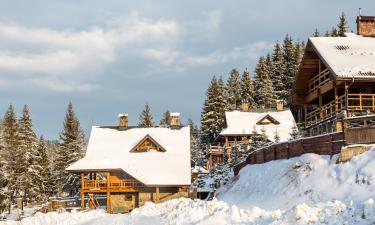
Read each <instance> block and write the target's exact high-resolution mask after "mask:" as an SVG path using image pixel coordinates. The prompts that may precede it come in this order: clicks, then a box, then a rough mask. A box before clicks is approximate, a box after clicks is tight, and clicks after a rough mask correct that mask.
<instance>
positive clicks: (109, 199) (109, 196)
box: [107, 172, 111, 213]
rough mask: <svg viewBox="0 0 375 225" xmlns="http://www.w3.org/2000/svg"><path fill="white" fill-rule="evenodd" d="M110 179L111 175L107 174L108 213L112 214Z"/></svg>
mask: <svg viewBox="0 0 375 225" xmlns="http://www.w3.org/2000/svg"><path fill="white" fill-rule="evenodd" d="M109 177H110V174H109V172H107V212H108V213H111V192H110V191H109V186H110V184H109Z"/></svg>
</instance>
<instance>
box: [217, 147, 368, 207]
mask: <svg viewBox="0 0 375 225" xmlns="http://www.w3.org/2000/svg"><path fill="white" fill-rule="evenodd" d="M332 161H334V160H332ZM332 161H331V160H330V158H329V156H320V155H315V154H305V155H303V156H301V157H296V158H292V159H289V160H277V161H272V162H269V163H265V164H258V165H251V166H247V167H245V168H243V169H242V170H241V171H240V179H239V180H238V181H237V182H236V183H235V184H234V185H233V186H232V187H230V188H229V189H228V190H221V192H222V193H221V194H219V198H220V199H221V200H223V201H226V202H228V203H230V204H236V205H237V206H241V207H248V206H258V207H261V208H264V209H269V210H274V209H278V208H280V209H289V208H291V207H293V206H295V205H297V204H300V203H303V202H305V203H309V204H314V203H318V202H321V201H330V200H334V199H338V200H340V201H346V202H348V201H350V200H356V201H364V200H367V199H368V198H370V197H375V151H369V152H366V153H364V154H362V155H360V156H357V157H354V158H353V159H352V160H351V161H350V162H347V163H343V164H335V163H334V162H332Z"/></svg>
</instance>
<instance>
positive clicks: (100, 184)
mask: <svg viewBox="0 0 375 225" xmlns="http://www.w3.org/2000/svg"><path fill="white" fill-rule="evenodd" d="M143 186H144V185H143V184H142V183H140V182H138V181H135V180H110V181H108V180H84V182H83V184H82V187H83V189H84V190H113V189H116V190H118V189H131V188H139V187H143Z"/></svg>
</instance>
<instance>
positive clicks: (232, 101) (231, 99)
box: [225, 69, 242, 111]
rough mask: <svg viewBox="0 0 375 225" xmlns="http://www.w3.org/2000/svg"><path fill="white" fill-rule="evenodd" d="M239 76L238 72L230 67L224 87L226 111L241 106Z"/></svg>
mask: <svg viewBox="0 0 375 225" xmlns="http://www.w3.org/2000/svg"><path fill="white" fill-rule="evenodd" d="M239 77H240V74H239V72H238V71H237V70H236V69H232V71H231V72H230V75H229V78H228V81H227V85H226V88H225V97H226V99H227V110H228V111H232V110H236V109H239V108H240V106H241V101H242V99H241V82H240V79H239Z"/></svg>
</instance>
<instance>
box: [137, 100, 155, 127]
mask: <svg viewBox="0 0 375 225" xmlns="http://www.w3.org/2000/svg"><path fill="white" fill-rule="evenodd" d="M152 120H153V118H152V112H151V109H150V106H149V105H148V104H146V105H145V108H144V109H143V110H142V112H141V115H139V123H138V126H142V127H152V126H153V125H154V122H153V121H152Z"/></svg>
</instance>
